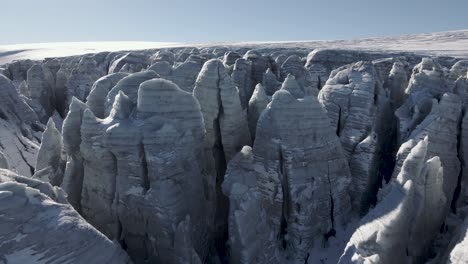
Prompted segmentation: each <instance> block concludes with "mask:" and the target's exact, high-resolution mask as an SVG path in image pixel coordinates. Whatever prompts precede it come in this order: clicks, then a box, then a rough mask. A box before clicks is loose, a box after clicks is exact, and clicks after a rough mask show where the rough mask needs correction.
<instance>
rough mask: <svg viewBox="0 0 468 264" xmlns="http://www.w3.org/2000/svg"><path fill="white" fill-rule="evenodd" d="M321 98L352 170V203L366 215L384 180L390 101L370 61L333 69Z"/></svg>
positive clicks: (389, 136)
mask: <svg viewBox="0 0 468 264" xmlns="http://www.w3.org/2000/svg"><path fill="white" fill-rule="evenodd" d="M318 98H319V101H320V102H321V103H322V104H323V106H324V107H325V109H326V111H327V114H328V117H329V118H330V120H331V123H332V126H333V128H334V129H335V131H336V134H337V135H338V136H339V137H340V139H341V143H342V145H343V149H344V151H345V154H346V157H347V158H348V160H349V166H350V169H351V175H352V181H353V184H352V186H353V187H352V188H351V197H352V200H353V204H354V207H355V209H356V210H357V211H358V212H360V213H363V212H365V211H366V209H367V206H368V205H369V201H370V199H372V196H373V193H374V192H375V190H376V186H377V184H379V180H381V179H379V173H378V172H379V167H380V166H381V163H382V162H384V161H382V159H381V156H380V155H381V153H382V150H383V148H384V147H385V146H386V145H388V144H390V143H389V142H388V140H389V139H390V138H391V133H392V129H393V127H392V126H391V124H392V112H391V107H390V100H389V98H388V97H387V93H386V92H385V91H384V89H383V87H382V85H381V83H380V79H379V77H378V76H377V74H376V71H375V69H374V67H373V65H372V63H371V62H358V63H355V64H352V65H348V66H343V67H340V68H338V69H336V70H334V71H333V72H332V74H331V75H330V78H329V79H328V81H327V83H326V84H325V86H324V87H323V88H322V90H320V93H319V95H318Z"/></svg>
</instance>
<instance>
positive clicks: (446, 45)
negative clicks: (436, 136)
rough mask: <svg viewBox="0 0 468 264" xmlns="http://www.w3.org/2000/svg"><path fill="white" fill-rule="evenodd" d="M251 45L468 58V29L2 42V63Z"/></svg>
mask: <svg viewBox="0 0 468 264" xmlns="http://www.w3.org/2000/svg"><path fill="white" fill-rule="evenodd" d="M214 45H222V46H251V47H253V48H255V47H257V48H269V47H270V48H275V47H286V48H287V47H290V48H293V47H298V48H343V49H363V50H374V51H380V52H382V51H410V52H416V53H420V54H425V55H445V56H454V57H468V30H457V31H446V32H437V33H428V34H414V35H404V36H393V37H381V38H364V39H351V40H315V41H268V42H266V41H264V42H229V43H227V42H226V43H198V44H189V43H175V42H136V41H107V42H106V41H104V42H58V43H36V44H17V45H3V46H1V45H0V65H2V64H5V63H8V62H11V61H13V60H20V59H33V60H42V59H44V58H48V57H64V56H72V55H80V54H86V53H96V52H101V51H120V50H142V49H156V48H170V47H177V46H192V47H206V46H214Z"/></svg>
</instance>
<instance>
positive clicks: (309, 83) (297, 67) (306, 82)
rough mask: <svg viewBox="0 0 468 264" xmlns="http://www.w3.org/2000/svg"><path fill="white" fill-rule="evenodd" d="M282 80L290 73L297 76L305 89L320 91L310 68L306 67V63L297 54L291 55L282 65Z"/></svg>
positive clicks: (298, 81) (297, 79)
mask: <svg viewBox="0 0 468 264" xmlns="http://www.w3.org/2000/svg"><path fill="white" fill-rule="evenodd" d="M280 69H281V76H280V77H281V80H284V79H285V78H286V77H287V76H288V75H289V74H291V75H293V76H294V77H295V78H296V81H297V83H298V84H299V85H300V86H301V87H302V89H303V90H312V88H313V90H314V91H316V93H315V95H317V93H318V84H317V82H316V81H315V80H316V79H315V80H314V79H313V78H312V75H311V74H310V72H309V70H307V69H306V68H305V67H304V63H303V62H302V60H301V58H300V57H299V56H297V55H291V56H289V57H288V58H287V59H286V60H285V61H284V62H283V64H282V65H281V68H280Z"/></svg>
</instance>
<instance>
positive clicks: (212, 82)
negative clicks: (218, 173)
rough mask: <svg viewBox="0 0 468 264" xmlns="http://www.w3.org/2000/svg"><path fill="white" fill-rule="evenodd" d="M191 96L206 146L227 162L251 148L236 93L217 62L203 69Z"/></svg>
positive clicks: (232, 84)
mask: <svg viewBox="0 0 468 264" xmlns="http://www.w3.org/2000/svg"><path fill="white" fill-rule="evenodd" d="M193 94H194V96H195V98H197V99H198V101H199V102H200V107H201V111H202V114H203V118H204V121H205V127H206V133H207V138H208V139H209V141H210V142H209V145H210V146H211V147H212V148H213V149H218V150H216V151H215V152H218V151H222V152H223V153H224V154H223V156H224V157H225V161H226V162H228V161H229V160H230V159H231V158H232V157H234V155H235V154H236V153H237V152H238V151H239V150H240V149H241V148H242V147H243V146H244V145H249V144H250V133H249V128H248V125H247V115H246V110H243V109H242V106H241V103H240V99H239V92H238V89H237V87H236V86H235V84H234V82H233V81H232V79H231V77H230V76H229V75H228V74H227V72H226V69H225V68H224V65H223V63H222V62H221V61H220V60H217V59H212V60H209V61H207V62H206V63H205V64H204V65H203V68H202V70H201V71H200V74H199V75H198V78H197V81H196V83H195V88H194V90H193ZM217 141H219V142H217ZM218 144H220V145H218ZM215 155H216V154H215ZM223 173H224V172H223Z"/></svg>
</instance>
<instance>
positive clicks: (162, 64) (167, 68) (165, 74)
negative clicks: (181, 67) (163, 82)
mask: <svg viewBox="0 0 468 264" xmlns="http://www.w3.org/2000/svg"><path fill="white" fill-rule="evenodd" d="M148 70H150V71H155V72H156V73H157V74H158V75H159V76H160V77H161V78H163V79H169V78H170V76H171V75H172V71H173V68H172V65H171V64H169V62H167V61H157V62H155V63H153V64H152V65H151V66H150V67H148Z"/></svg>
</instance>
